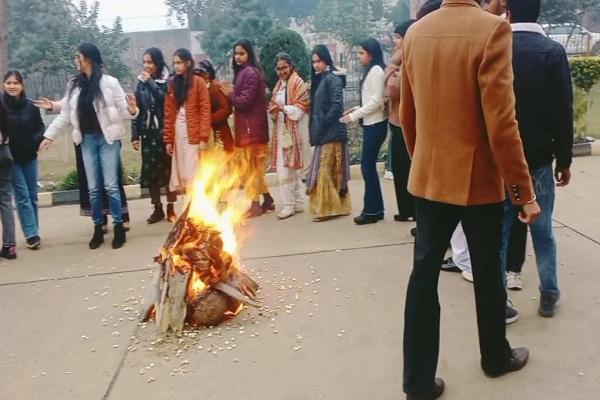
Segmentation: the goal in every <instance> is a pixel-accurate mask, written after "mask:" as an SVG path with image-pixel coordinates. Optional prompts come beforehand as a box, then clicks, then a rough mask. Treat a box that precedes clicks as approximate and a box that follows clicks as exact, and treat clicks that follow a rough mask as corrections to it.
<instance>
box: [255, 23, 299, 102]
mask: <svg viewBox="0 0 600 400" xmlns="http://www.w3.org/2000/svg"><path fill="white" fill-rule="evenodd" d="M280 52H285V53H288V54H289V55H290V56H291V57H292V59H293V60H294V64H295V66H296V70H297V71H298V73H299V74H300V76H301V77H302V78H303V79H304V80H308V79H309V78H310V53H309V52H308V49H307V48H306V43H304V39H302V36H300V35H299V34H298V33H297V32H294V31H292V30H289V29H280V30H277V31H275V32H273V33H271V34H270V35H269V36H268V37H267V39H266V41H265V44H264V46H263V47H262V49H261V50H260V64H261V67H262V68H263V71H265V75H266V77H267V85H268V86H269V90H272V89H273V86H275V83H277V79H278V77H277V73H276V71H275V56H276V55H277V53H280Z"/></svg>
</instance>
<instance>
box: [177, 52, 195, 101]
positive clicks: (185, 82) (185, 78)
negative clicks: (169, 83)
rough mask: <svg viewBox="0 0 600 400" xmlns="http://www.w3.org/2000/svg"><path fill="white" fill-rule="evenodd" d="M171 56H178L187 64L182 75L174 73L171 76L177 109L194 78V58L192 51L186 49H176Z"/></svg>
mask: <svg viewBox="0 0 600 400" xmlns="http://www.w3.org/2000/svg"><path fill="white" fill-rule="evenodd" d="M173 57H179V58H180V59H181V61H183V62H184V63H186V64H189V65H188V69H187V71H185V74H182V75H177V74H176V75H175V76H174V77H173V89H174V91H175V100H177V109H179V108H181V106H183V103H185V99H186V97H187V93H188V90H189V89H190V87H191V86H192V80H193V79H194V58H193V57H192V53H190V51H189V50H188V49H184V48H181V49H177V50H176V51H175V53H174V54H173Z"/></svg>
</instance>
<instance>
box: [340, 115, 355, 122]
mask: <svg viewBox="0 0 600 400" xmlns="http://www.w3.org/2000/svg"><path fill="white" fill-rule="evenodd" d="M340 122H341V123H342V124H349V123H350V122H352V117H350V114H346V115H344V116H343V117H342V118H340Z"/></svg>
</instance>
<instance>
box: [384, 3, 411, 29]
mask: <svg viewBox="0 0 600 400" xmlns="http://www.w3.org/2000/svg"><path fill="white" fill-rule="evenodd" d="M409 18H410V4H409V1H408V0H398V2H397V3H396V4H395V5H394V6H393V7H392V8H391V9H390V13H389V15H388V19H389V20H390V21H391V22H392V23H393V24H394V26H397V25H400V24H401V23H402V22H404V21H406V20H407V19H409Z"/></svg>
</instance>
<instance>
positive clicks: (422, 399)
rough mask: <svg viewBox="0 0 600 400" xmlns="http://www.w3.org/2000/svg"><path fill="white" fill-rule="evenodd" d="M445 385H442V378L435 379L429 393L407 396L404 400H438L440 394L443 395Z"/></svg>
mask: <svg viewBox="0 0 600 400" xmlns="http://www.w3.org/2000/svg"><path fill="white" fill-rule="evenodd" d="M445 387H446V385H445V384H444V380H443V379H442V378H435V381H434V382H433V389H431V392H429V393H420V394H416V393H415V394H407V395H406V400H434V399H437V398H439V397H440V396H441V395H442V393H444V388H445Z"/></svg>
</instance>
